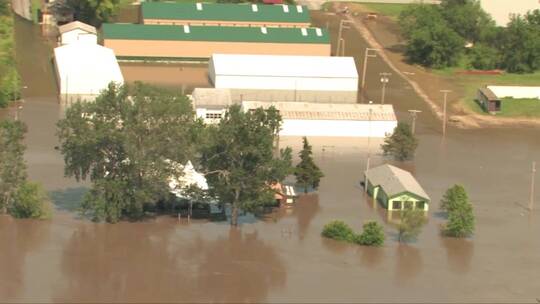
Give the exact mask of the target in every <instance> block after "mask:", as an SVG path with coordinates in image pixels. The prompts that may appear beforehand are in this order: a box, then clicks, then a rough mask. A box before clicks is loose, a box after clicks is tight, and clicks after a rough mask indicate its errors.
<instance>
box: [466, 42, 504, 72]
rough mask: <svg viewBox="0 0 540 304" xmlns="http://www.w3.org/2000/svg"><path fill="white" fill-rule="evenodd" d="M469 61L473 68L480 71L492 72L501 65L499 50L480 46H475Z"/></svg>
mask: <svg viewBox="0 0 540 304" xmlns="http://www.w3.org/2000/svg"><path fill="white" fill-rule="evenodd" d="M469 60H470V64H471V67H473V68H475V69H478V70H492V69H496V68H498V67H499V65H500V61H501V59H500V55H499V52H498V51H497V49H495V48H492V47H489V46H486V45H483V44H478V45H475V46H474V47H473V48H472V49H471V51H470V53H469Z"/></svg>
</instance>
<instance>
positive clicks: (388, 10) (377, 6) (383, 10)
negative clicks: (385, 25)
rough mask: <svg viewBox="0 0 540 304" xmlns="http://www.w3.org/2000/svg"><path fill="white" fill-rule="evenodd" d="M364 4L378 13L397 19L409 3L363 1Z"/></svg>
mask: <svg viewBox="0 0 540 304" xmlns="http://www.w3.org/2000/svg"><path fill="white" fill-rule="evenodd" d="M362 5H363V6H365V7H366V8H368V9H370V10H372V11H374V12H376V13H379V14H381V15H385V16H388V17H391V18H394V19H397V18H398V17H399V14H401V12H402V11H403V10H404V9H405V8H407V6H408V5H409V4H393V3H392V4H390V3H362Z"/></svg>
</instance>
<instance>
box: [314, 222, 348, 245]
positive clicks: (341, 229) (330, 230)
mask: <svg viewBox="0 0 540 304" xmlns="http://www.w3.org/2000/svg"><path fill="white" fill-rule="evenodd" d="M321 234H322V236H324V237H326V238H329V239H333V240H336V241H345V242H352V241H353V240H354V239H355V237H356V234H355V233H354V231H353V230H352V229H351V227H349V225H347V224H346V223H345V222H343V221H338V220H335V221H331V222H330V223H328V224H326V225H324V228H323V231H322V233H321Z"/></svg>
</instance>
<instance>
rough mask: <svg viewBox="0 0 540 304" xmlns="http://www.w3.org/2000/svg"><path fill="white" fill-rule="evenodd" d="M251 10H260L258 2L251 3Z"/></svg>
mask: <svg viewBox="0 0 540 304" xmlns="http://www.w3.org/2000/svg"><path fill="white" fill-rule="evenodd" d="M251 10H252V11H254V12H258V11H259V8H258V7H257V4H252V5H251Z"/></svg>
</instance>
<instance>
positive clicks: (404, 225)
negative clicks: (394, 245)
mask: <svg viewBox="0 0 540 304" xmlns="http://www.w3.org/2000/svg"><path fill="white" fill-rule="evenodd" d="M426 222H427V221H426V217H425V215H424V212H423V211H421V210H417V209H405V210H403V211H402V212H401V221H400V223H399V224H398V225H397V230H398V241H399V242H407V241H411V240H414V239H416V237H417V236H418V235H419V234H420V232H421V231H422V227H423V226H424V225H425V224H426Z"/></svg>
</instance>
